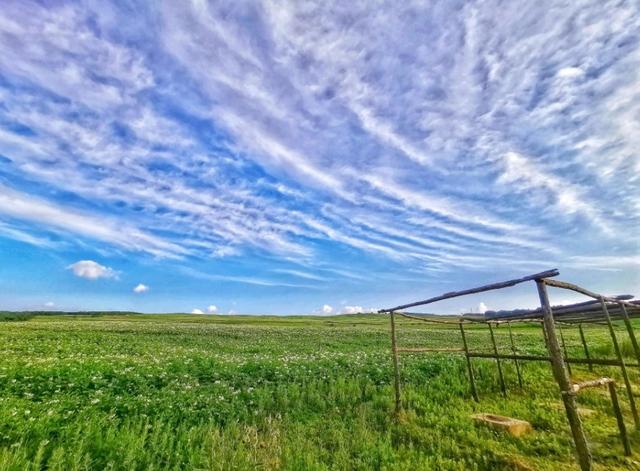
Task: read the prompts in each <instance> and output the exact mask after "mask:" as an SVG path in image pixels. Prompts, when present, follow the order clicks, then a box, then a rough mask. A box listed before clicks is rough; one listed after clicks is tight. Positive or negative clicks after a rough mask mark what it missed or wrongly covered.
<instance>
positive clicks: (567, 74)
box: [558, 67, 584, 78]
mask: <svg viewBox="0 0 640 471" xmlns="http://www.w3.org/2000/svg"><path fill="white" fill-rule="evenodd" d="M583 75H584V71H583V70H582V69H581V68H580V67H564V68H562V69H560V70H559V71H558V77H561V78H577V77H582V76H583Z"/></svg>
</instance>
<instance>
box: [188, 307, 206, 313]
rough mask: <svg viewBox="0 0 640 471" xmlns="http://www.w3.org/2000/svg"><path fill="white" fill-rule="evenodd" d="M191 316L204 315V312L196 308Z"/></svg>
mask: <svg viewBox="0 0 640 471" xmlns="http://www.w3.org/2000/svg"><path fill="white" fill-rule="evenodd" d="M191 314H204V312H202V309H198V308H195V309H194V310H193V311H191Z"/></svg>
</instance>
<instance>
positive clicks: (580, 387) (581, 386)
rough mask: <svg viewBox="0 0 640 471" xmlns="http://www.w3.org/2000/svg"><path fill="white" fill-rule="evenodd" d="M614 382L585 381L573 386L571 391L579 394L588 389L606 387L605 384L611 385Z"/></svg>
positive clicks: (599, 379) (609, 379)
mask: <svg viewBox="0 0 640 471" xmlns="http://www.w3.org/2000/svg"><path fill="white" fill-rule="evenodd" d="M612 381H613V380H612V379H611V378H606V377H605V378H598V379H592V380H589V381H583V382H582V383H574V384H572V385H571V390H572V391H573V392H574V393H579V392H580V391H582V390H584V389H588V388H596V387H598V386H604V385H605V384H609V383H611V382H612Z"/></svg>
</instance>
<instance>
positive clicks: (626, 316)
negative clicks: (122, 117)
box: [619, 303, 640, 366]
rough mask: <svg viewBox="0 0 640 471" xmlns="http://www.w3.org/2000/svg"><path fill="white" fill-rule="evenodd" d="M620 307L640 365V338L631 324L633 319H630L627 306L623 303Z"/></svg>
mask: <svg viewBox="0 0 640 471" xmlns="http://www.w3.org/2000/svg"><path fill="white" fill-rule="evenodd" d="M619 306H620V309H622V318H623V319H624V325H625V326H626V327H627V332H629V338H630V339H631V345H633V351H634V353H635V354H636V360H637V361H638V366H640V347H639V346H638V340H637V339H636V334H635V332H634V331H633V326H632V325H631V321H630V320H629V314H628V313H627V308H626V306H625V305H624V304H623V303H620V304H619Z"/></svg>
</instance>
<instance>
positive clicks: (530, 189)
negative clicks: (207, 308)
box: [0, 0, 640, 287]
mask: <svg viewBox="0 0 640 471" xmlns="http://www.w3.org/2000/svg"><path fill="white" fill-rule="evenodd" d="M551 5H552V4H551V3H547V2H542V3H540V2H538V3H536V4H531V5H527V6H522V5H516V4H509V5H504V4H499V3H498V2H485V3H482V4H477V3H471V2H469V3H464V2H463V3H461V4H458V3H447V2H442V3H437V4H430V5H426V4H425V5H417V4H409V3H407V4H403V5H400V6H398V5H393V6H391V5H385V4H381V5H380V6H379V7H378V8H376V9H372V8H371V7H370V4H369V3H368V2H364V1H363V2H348V3H344V2H324V3H317V4H312V3H308V2H307V3H295V2H294V3H288V2H280V1H273V2H257V3H251V4H241V5H240V4H237V2H225V1H223V2H215V3H207V2H195V1H194V2H182V3H175V2H168V1H167V2H160V3H158V4H153V5H151V4H149V5H146V6H145V5H141V6H139V7H138V8H136V10H135V12H134V11H131V10H128V7H127V6H124V5H120V6H119V5H108V6H103V7H101V8H100V9H96V8H93V7H92V6H91V4H82V5H81V4H74V3H66V4H65V3H64V2H62V3H58V4H55V5H47V6H43V5H41V4H39V3H30V2H17V1H9V2H5V4H4V5H3V10H2V12H1V13H0V47H1V48H2V50H3V54H2V55H1V57H0V101H2V103H3V106H2V107H1V108H0V179H1V180H0V218H3V220H4V222H2V223H1V225H0V233H1V234H3V235H4V236H5V237H9V238H13V239H17V240H22V241H24V242H27V243H31V244H33V245H36V246H40V247H48V248H53V245H54V244H53V243H52V242H50V241H48V240H47V239H46V238H43V237H42V235H41V234H39V233H36V230H34V231H33V233H30V232H29V231H28V230H26V229H25V227H26V225H31V227H33V228H34V229H38V230H48V231H49V230H50V231H54V232H56V234H65V236H64V237H63V239H65V240H66V241H67V242H69V243H73V240H74V237H79V238H82V239H83V240H85V241H86V240H93V241H95V242H96V244H97V245H100V248H101V249H105V248H107V249H108V248H109V247H114V248H117V249H119V250H127V251H132V252H138V253H143V254H147V255H150V256H153V257H158V258H167V257H170V258H178V259H181V260H183V261H184V263H185V266H186V268H188V266H189V262H190V260H192V259H198V260H199V261H202V260H209V261H211V260H216V261H217V262H216V263H224V260H226V259H233V260H245V261H247V260H257V259H260V260H262V261H264V260H268V259H269V260H272V261H277V263H276V262H273V266H268V267H266V269H265V270H264V271H262V272H261V274H260V275H255V276H253V275H246V273H235V272H234V273H224V274H219V273H216V274H212V275H210V274H207V273H205V274H204V275H206V276H207V277H208V279H210V280H213V279H216V280H219V281H220V280H226V281H228V282H231V283H243V284H249V285H254V286H290V287H294V286H299V285H296V283H288V281H286V280H283V279H282V277H283V275H284V276H285V277H289V278H291V277H295V278H301V279H307V280H310V281H313V282H314V283H313V284H318V285H320V284H325V281H326V278H330V277H325V274H332V275H331V276H337V277H339V278H341V279H345V278H346V279H351V280H353V281H354V282H357V283H366V280H367V279H368V277H367V276H363V275H362V273H365V272H366V271H367V270H370V271H379V270H390V269H392V270H395V271H396V272H398V273H401V272H403V271H405V270H407V269H412V270H417V273H420V274H421V276H427V277H437V276H439V275H440V274H442V273H445V272H447V271H453V270H459V271H462V272H465V273H471V272H474V271H476V270H485V271H491V269H489V268H488V266H489V264H488V263H483V260H485V261H486V260H492V261H494V263H499V264H501V265H502V266H507V267H511V268H510V269H513V270H518V269H525V268H526V269H528V268H530V267H532V266H537V265H538V264H544V263H547V262H551V261H552V262H554V264H556V263H558V264H561V263H563V262H564V263H566V264H567V266H573V267H575V266H578V265H579V264H580V263H584V266H589V267H591V266H593V264H594V263H596V262H597V263H602V264H607V263H608V262H609V261H611V260H612V259H611V258H607V256H611V257H613V259H615V260H618V259H619V258H625V257H631V258H628V259H631V260H635V259H634V258H633V257H634V256H635V255H637V253H638V246H637V243H636V241H635V240H636V237H637V235H636V234H637V229H638V228H639V227H640V190H639V189H638V188H640V186H639V185H637V183H638V182H637V180H638V174H640V172H639V170H640V167H639V165H640V164H639V162H640V159H638V157H637V149H638V145H640V143H639V142H638V136H639V135H640V129H638V122H639V120H638V119H636V118H637V116H638V115H640V87H638V83H639V82H640V77H639V73H640V72H638V71H639V70H640V11H638V8H637V6H635V5H633V4H632V3H628V4H616V3H614V2H601V1H590V0H585V1H580V2H573V3H570V4H566V5H553V8H552V7H551ZM497 10H499V11H500V12H501V15H500V18H497V16H496V15H495V11H497ZM27 38H28V40H27ZM16 222H19V224H20V226H19V227H18V226H16V225H15V223H16ZM604 247H611V251H612V252H613V253H611V254H608V253H606V250H605V249H603V248H604ZM585 257H586V258H585ZM288 262H292V263H288ZM265 263H268V262H265ZM300 265H302V266H304V267H305V269H304V271H303V270H301V269H299V266H300ZM188 269H189V270H191V268H188ZM321 270H327V271H324V272H322V271H321ZM190 273H191V274H190V275H188V276H193V277H196V278H197V277H200V278H202V272H199V271H197V270H196V271H195V272H193V271H192V272H190ZM194 273H195V274H194ZM198 273H200V274H198ZM354 274H355V275H354ZM373 278H375V276H372V277H371V279H373ZM316 282H317V283H316ZM309 285H310V283H309V284H305V285H303V286H309Z"/></svg>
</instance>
